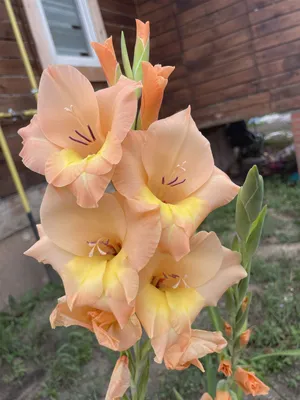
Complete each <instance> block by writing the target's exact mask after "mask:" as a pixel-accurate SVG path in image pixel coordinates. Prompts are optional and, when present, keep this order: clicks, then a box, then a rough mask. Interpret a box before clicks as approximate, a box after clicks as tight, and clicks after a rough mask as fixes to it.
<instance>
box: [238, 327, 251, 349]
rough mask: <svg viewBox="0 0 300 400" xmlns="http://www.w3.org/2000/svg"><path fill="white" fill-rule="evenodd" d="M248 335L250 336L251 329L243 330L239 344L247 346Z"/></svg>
mask: <svg viewBox="0 0 300 400" xmlns="http://www.w3.org/2000/svg"><path fill="white" fill-rule="evenodd" d="M250 336H251V329H247V330H246V331H244V332H243V333H242V334H241V336H240V345H241V346H247V344H248V343H249V340H250Z"/></svg>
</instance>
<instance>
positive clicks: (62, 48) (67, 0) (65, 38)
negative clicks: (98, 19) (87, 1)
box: [42, 0, 91, 57]
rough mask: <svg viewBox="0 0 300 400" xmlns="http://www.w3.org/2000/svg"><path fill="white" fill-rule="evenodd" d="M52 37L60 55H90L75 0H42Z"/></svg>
mask: <svg viewBox="0 0 300 400" xmlns="http://www.w3.org/2000/svg"><path fill="white" fill-rule="evenodd" d="M42 5H43V8H44V12H45V15H46V18H47V21H48V24H49V28H50V32H51V35H52V39H53V42H54V45H55V48H56V53H57V54H58V55H64V56H77V57H78V56H80V57H82V56H83V57H84V56H87V57H88V56H90V55H91V53H90V47H89V45H88V41H87V38H86V32H85V29H84V25H83V23H82V22H81V19H80V15H79V11H78V8H77V5H76V2H75V0H63V1H62V0H42Z"/></svg>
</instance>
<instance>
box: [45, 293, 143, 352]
mask: <svg viewBox="0 0 300 400" xmlns="http://www.w3.org/2000/svg"><path fill="white" fill-rule="evenodd" d="M50 323H51V327H52V328H53V329H54V328H56V327H57V326H65V327H68V326H72V325H79V326H82V327H83V328H86V329H89V330H90V331H91V332H93V333H94V334H95V335H96V338H97V340H98V342H99V344H100V345H102V346H105V347H108V348H109V349H111V350H114V351H123V350H127V349H129V347H131V346H133V345H134V344H135V343H136V342H137V341H138V340H139V339H140V338H141V336H142V328H141V324H140V322H139V320H138V319H137V317H136V316H135V315H134V314H133V315H131V316H130V318H129V320H128V322H127V324H126V325H125V326H124V327H123V329H121V327H120V325H119V323H118V322H117V320H116V318H115V316H114V315H113V314H112V313H111V312H107V311H103V310H99V309H97V308H93V307H89V306H78V307H77V306H74V307H73V308H72V310H70V309H69V307H68V304H67V301H66V296H64V297H61V298H60V299H59V300H58V304H57V306H56V308H55V309H54V310H53V311H52V313H51V315H50Z"/></svg>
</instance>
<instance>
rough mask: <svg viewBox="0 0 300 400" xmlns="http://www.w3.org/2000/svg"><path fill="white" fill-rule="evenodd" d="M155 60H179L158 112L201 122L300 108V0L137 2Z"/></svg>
mask: <svg viewBox="0 0 300 400" xmlns="http://www.w3.org/2000/svg"><path fill="white" fill-rule="evenodd" d="M137 11H138V15H139V17H140V18H141V19H142V20H150V21H151V37H152V47H151V48H152V56H151V59H152V61H154V62H157V63H158V62H159V63H162V64H164V65H176V70H175V72H174V74H173V76H171V78H170V82H169V85H168V88H167V92H166V97H165V101H164V108H163V113H162V114H163V115H169V114H171V113H173V112H175V111H177V110H179V109H181V108H183V107H186V106H187V105H188V104H191V106H192V113H193V117H194V118H195V119H196V122H197V124H198V126H199V127H202V128H203V127H209V126H214V125H220V124H223V123H227V122H231V121H235V120H239V119H246V118H249V117H253V116H259V115H264V114H267V113H271V112H281V111H287V110H291V109H298V108H300V56H299V52H300V51H299V50H300V1H299V0H137Z"/></svg>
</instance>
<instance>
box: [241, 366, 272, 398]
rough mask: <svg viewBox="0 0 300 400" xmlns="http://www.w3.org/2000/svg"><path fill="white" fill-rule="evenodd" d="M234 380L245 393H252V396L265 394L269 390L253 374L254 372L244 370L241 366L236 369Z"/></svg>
mask: <svg viewBox="0 0 300 400" xmlns="http://www.w3.org/2000/svg"><path fill="white" fill-rule="evenodd" d="M234 380H235V382H236V383H237V384H238V385H239V386H240V387H241V388H242V389H243V391H244V393H245V394H252V396H258V395H265V394H268V393H269V390H270V388H269V387H268V386H267V385H265V384H264V383H263V382H262V381H261V380H260V379H258V378H257V377H256V376H255V374H254V372H249V371H246V370H245V369H243V368H241V367H238V368H237V369H236V371H235V374H234Z"/></svg>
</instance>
